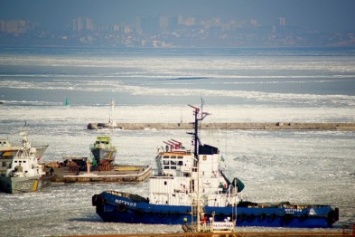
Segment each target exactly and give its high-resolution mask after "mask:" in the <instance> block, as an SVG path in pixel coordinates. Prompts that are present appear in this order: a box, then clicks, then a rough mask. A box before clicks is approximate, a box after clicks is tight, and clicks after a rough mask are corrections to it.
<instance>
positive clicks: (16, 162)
mask: <svg viewBox="0 0 355 237" xmlns="http://www.w3.org/2000/svg"><path fill="white" fill-rule="evenodd" d="M21 136H22V146H20V147H19V146H12V145H11V144H10V142H9V140H8V139H1V140H0V164H1V167H0V191H2V192H6V193H20V192H33V191H37V190H39V189H40V188H42V187H45V186H47V185H49V184H50V176H49V175H46V173H45V171H44V168H43V166H42V165H41V164H40V163H39V158H40V157H41V156H42V155H43V153H42V152H44V151H45V149H46V148H47V146H44V147H42V150H41V154H38V155H37V150H36V148H34V147H32V145H31V142H29V140H28V134H27V131H26V132H21Z"/></svg>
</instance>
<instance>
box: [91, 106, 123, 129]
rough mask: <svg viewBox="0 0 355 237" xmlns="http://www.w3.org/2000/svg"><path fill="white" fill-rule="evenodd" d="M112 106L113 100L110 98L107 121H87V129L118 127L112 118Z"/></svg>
mask: <svg viewBox="0 0 355 237" xmlns="http://www.w3.org/2000/svg"><path fill="white" fill-rule="evenodd" d="M114 107H115V102H114V101H113V100H111V110H110V116H109V119H108V123H88V125H87V129H103V128H120V127H119V126H118V125H117V123H116V121H115V120H114V118H113V110H114Z"/></svg>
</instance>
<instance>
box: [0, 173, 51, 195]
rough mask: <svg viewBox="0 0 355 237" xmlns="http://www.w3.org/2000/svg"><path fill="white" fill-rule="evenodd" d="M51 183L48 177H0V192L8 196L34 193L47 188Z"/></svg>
mask: <svg viewBox="0 0 355 237" xmlns="http://www.w3.org/2000/svg"><path fill="white" fill-rule="evenodd" d="M50 183H51V181H50V177H49V176H48V177H47V176H35V177H30V178H29V177H1V178H0V191H1V192H5V193H10V194H16V193H26V192H35V191H38V190H40V189H41V188H44V187H47V186H49V185H50Z"/></svg>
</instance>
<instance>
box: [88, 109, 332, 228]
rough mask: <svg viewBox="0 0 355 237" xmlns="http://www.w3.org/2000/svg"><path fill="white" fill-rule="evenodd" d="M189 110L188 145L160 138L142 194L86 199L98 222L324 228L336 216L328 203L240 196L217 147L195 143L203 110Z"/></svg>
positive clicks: (111, 192) (238, 186)
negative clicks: (190, 138) (152, 170)
mask: <svg viewBox="0 0 355 237" xmlns="http://www.w3.org/2000/svg"><path fill="white" fill-rule="evenodd" d="M191 107H193V106H191ZM193 109H194V117H195V121H194V123H193V125H194V131H193V132H192V133H189V134H191V135H192V136H193V142H192V147H191V149H188V148H186V147H185V146H184V145H183V144H182V143H181V142H179V141H177V140H173V139H171V140H169V141H166V142H165V146H164V147H162V148H160V150H159V151H158V155H157V157H156V161H157V169H158V174H157V175H155V176H152V177H151V178H150V180H149V197H148V198H144V197H141V196H139V195H135V194H130V193H124V192H119V191H114V190H108V191H104V192H102V193H100V194H97V195H94V196H93V197H92V203H93V205H94V206H96V213H97V214H98V215H99V216H100V217H101V218H102V219H103V220H104V221H109V222H127V223H149V224H178V225H181V224H182V223H184V222H186V223H192V222H197V223H200V222H201V221H202V220H205V219H206V220H210V218H213V219H212V220H213V223H217V224H219V223H221V222H224V221H225V220H229V222H230V223H233V225H234V224H235V221H236V223H237V225H238V226H266V227H304V228H329V227H332V225H333V223H334V222H336V221H337V220H338V218H339V217H338V215H339V210H338V208H333V207H331V206H329V205H318V204H312V205H309V204H290V203H288V202H282V203H254V202H249V201H244V200H242V199H241V197H240V192H241V191H242V190H243V189H244V184H243V183H242V182H241V181H240V180H239V179H238V178H234V179H232V181H230V180H229V179H228V178H227V177H226V175H225V174H224V173H223V171H222V170H221V167H223V163H224V160H223V157H222V155H221V153H220V150H219V149H218V148H217V147H214V146H211V145H207V144H202V142H201V141H200V138H199V133H198V128H199V126H198V123H199V121H201V120H203V119H204V118H205V117H206V116H207V115H208V114H207V113H205V112H202V111H201V110H200V109H199V108H196V107H193ZM197 213H199V215H197ZM201 213H203V214H202V215H201V216H200V214H201ZM228 225H231V224H228ZM216 227H217V226H216Z"/></svg>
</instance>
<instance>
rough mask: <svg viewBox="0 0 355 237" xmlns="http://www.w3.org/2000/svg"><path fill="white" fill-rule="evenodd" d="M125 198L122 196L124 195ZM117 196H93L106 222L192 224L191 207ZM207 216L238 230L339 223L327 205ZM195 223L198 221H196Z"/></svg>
mask: <svg viewBox="0 0 355 237" xmlns="http://www.w3.org/2000/svg"><path fill="white" fill-rule="evenodd" d="M121 194H122V193H121ZM121 194H120V195H117V192H109V191H108V192H103V193H101V194H99V195H94V196H93V200H92V201H93V205H94V206H96V213H97V214H98V215H99V216H100V217H101V218H102V220H103V221H105V222H125V223H143V224H170V225H181V224H182V223H183V221H184V220H187V221H188V222H191V221H192V215H191V206H183V205H176V206H173V205H156V204H150V203H149V202H148V200H146V199H144V198H142V197H139V196H137V195H130V194H124V195H123V196H122V195H121ZM204 211H205V212H204V213H205V216H207V217H211V216H212V213H214V214H215V217H214V219H215V221H224V220H225V219H226V218H227V217H232V218H233V219H237V226H260V227H288V228H331V227H332V224H333V223H334V222H335V221H337V220H338V216H339V213H338V209H337V208H335V209H333V208H332V207H331V206H328V205H307V207H306V208H302V209H297V208H290V207H287V208H286V207H282V205H278V206H273V207H261V206H260V207H248V206H238V207H211V206H207V207H205V208H204ZM193 220H194V221H195V219H193Z"/></svg>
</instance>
